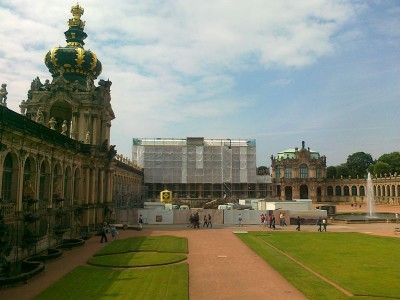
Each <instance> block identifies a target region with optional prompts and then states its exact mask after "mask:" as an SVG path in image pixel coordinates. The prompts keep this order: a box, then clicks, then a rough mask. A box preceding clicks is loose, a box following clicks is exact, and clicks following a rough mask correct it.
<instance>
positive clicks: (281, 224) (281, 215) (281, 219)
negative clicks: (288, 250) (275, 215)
mask: <svg viewBox="0 0 400 300" xmlns="http://www.w3.org/2000/svg"><path fill="white" fill-rule="evenodd" d="M283 221H284V216H283V213H282V212H281V213H280V214H279V225H280V226H281V227H283Z"/></svg>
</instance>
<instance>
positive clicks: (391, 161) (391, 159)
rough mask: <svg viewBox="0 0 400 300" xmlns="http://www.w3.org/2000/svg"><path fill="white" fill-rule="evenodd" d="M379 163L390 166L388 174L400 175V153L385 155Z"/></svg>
mask: <svg viewBox="0 0 400 300" xmlns="http://www.w3.org/2000/svg"><path fill="white" fill-rule="evenodd" d="M378 162H383V163H387V164H388V165H389V166H390V170H389V171H386V172H385V173H386V174H389V173H392V174H394V173H397V174H400V152H398V151H397V152H392V153H389V154H383V155H382V156H381V157H379V158H378ZM377 174H378V173H377ZM382 174H384V173H382Z"/></svg>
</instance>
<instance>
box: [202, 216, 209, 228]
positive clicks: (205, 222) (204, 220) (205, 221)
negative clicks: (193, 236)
mask: <svg viewBox="0 0 400 300" xmlns="http://www.w3.org/2000/svg"><path fill="white" fill-rule="evenodd" d="M203 222H204V223H203V228H204V226H206V225H207V228H208V220H207V215H204V218H203Z"/></svg>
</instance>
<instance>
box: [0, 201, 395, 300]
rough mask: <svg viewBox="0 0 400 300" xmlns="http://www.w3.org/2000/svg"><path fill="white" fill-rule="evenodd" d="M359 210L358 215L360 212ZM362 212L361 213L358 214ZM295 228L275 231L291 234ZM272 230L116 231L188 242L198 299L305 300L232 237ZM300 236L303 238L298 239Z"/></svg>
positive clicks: (74, 259)
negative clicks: (179, 239) (236, 234)
mask: <svg viewBox="0 0 400 300" xmlns="http://www.w3.org/2000/svg"><path fill="white" fill-rule="evenodd" d="M337 209H338V211H345V210H350V209H351V208H350V205H348V206H347V205H346V206H338V207H337ZM358 210H359V209H358ZM360 211H361V210H360ZM377 211H386V212H400V207H398V206H397V207H396V206H381V207H377ZM399 226H400V224H394V223H377V224H344V223H338V224H332V225H329V226H328V231H338V232H362V233H366V234H376V235H384V236H396V237H400V236H399V235H395V234H394V229H395V227H399ZM295 227H296V226H294V225H291V226H288V227H285V228H284V229H280V228H279V226H278V228H277V230H285V231H294V230H295ZM242 230H246V231H252V230H267V231H269V230H271V229H269V228H260V227H259V226H254V225H252V226H244V227H240V228H237V227H226V226H214V228H213V229H202V228H201V229H190V228H188V227H187V226H184V225H171V226H162V227H161V226H151V227H147V228H145V229H144V230H143V231H135V230H126V231H123V230H120V231H119V233H120V234H119V238H125V237H130V236H138V235H166V234H169V235H176V236H182V237H187V238H188V241H189V255H188V263H189V296H190V299H191V300H200V299H210V300H211V299H212V300H219V299H221V300H222V299H231V300H235V299H241V300H246V299H249V300H250V299H282V300H285V299H306V298H305V297H304V296H303V295H302V294H301V293H300V292H299V291H298V290H297V289H295V288H294V287H293V286H292V285H290V284H289V283H288V282H287V281H286V280H285V279H284V278H283V277H282V276H281V275H280V274H279V273H277V272H276V271H275V270H274V269H272V268H271V267H270V266H269V265H268V264H267V263H265V262H264V261H263V260H262V259H261V258H259V257H258V256H257V255H256V254H255V253H254V252H252V251H251V250H250V249H249V248H248V247H247V246H246V245H245V244H243V243H242V242H241V241H240V240H239V239H238V238H237V237H236V236H235V235H234V234H233V232H235V231H242ZM316 230H317V227H316V226H312V225H306V226H302V231H303V232H305V231H316ZM299 234H301V232H300V233H299ZM99 240H100V238H99V237H93V238H91V239H89V240H88V241H86V244H85V245H84V246H83V247H80V248H77V249H73V250H66V251H64V254H63V256H62V258H60V259H57V260H55V261H50V262H47V263H46V268H45V272H44V273H43V274H40V275H38V276H36V277H34V278H33V279H31V280H30V281H29V282H28V283H27V284H24V285H20V286H17V287H12V288H8V289H2V290H0V299H3V300H16V299H18V300H24V299H32V297H34V296H35V295H37V294H38V293H40V292H41V291H43V290H45V289H46V288H47V287H48V286H50V285H51V284H52V283H54V282H55V281H57V280H58V279H60V278H61V277H62V276H63V275H65V274H66V273H67V272H69V271H71V270H72V269H74V268H75V267H77V266H79V265H85V264H86V260H87V259H88V258H89V257H91V256H92V255H93V254H94V253H95V252H96V251H98V250H99V249H101V248H102V247H104V246H105V245H106V244H101V243H99Z"/></svg>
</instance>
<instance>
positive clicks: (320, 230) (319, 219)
mask: <svg viewBox="0 0 400 300" xmlns="http://www.w3.org/2000/svg"><path fill="white" fill-rule="evenodd" d="M317 226H318V231H319V232H322V219H321V217H319V218H318V220H317Z"/></svg>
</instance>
